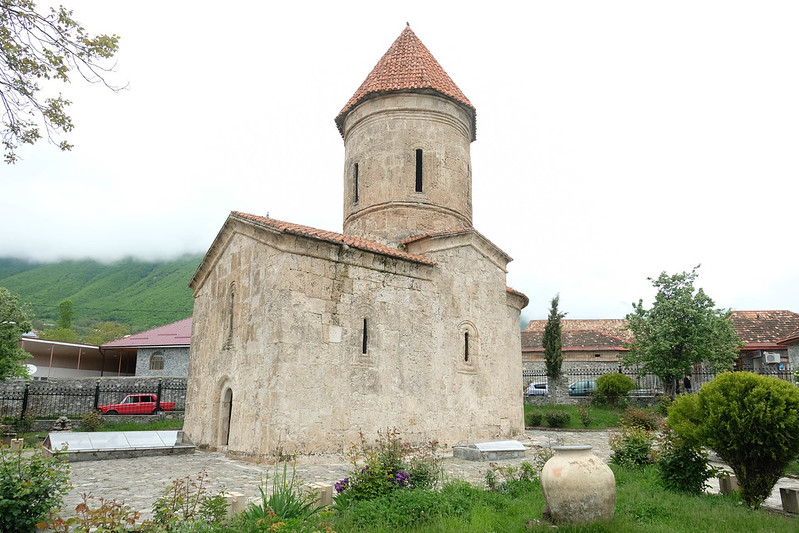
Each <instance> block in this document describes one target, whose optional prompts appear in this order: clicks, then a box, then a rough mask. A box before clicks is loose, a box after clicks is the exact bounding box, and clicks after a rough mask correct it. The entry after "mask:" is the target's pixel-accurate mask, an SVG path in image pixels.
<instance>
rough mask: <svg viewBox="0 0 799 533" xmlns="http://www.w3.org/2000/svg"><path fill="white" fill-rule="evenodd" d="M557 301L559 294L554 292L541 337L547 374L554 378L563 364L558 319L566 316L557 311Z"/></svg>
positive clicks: (558, 375)
mask: <svg viewBox="0 0 799 533" xmlns="http://www.w3.org/2000/svg"><path fill="white" fill-rule="evenodd" d="M559 301H560V295H559V294H556V295H555V297H554V298H552V307H550V309H549V316H548V317H547V324H546V326H544V337H543V339H542V344H543V345H544V363H545V364H546V367H547V376H549V377H551V378H555V379H557V378H558V377H560V369H561V367H562V366H563V351H562V350H561V348H562V344H561V339H560V332H561V326H560V320H561V319H562V318H563V317H564V316H566V313H561V312H559V311H558V302H559Z"/></svg>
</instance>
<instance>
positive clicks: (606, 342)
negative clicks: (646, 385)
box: [522, 321, 627, 352]
mask: <svg viewBox="0 0 799 533" xmlns="http://www.w3.org/2000/svg"><path fill="white" fill-rule="evenodd" d="M561 323H562V321H561ZM543 340H544V331H543V330H535V331H527V330H525V331H522V351H523V352H543V351H544V346H543ZM560 341H561V344H562V346H563V351H565V352H569V351H572V352H574V351H597V350H618V351H627V348H625V347H624V340H623V339H620V338H619V337H614V336H613V335H607V334H605V333H602V332H601V331H596V330H593V329H575V330H568V331H567V330H563V329H561V332H560Z"/></svg>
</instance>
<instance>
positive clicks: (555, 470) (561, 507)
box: [541, 446, 616, 524]
mask: <svg viewBox="0 0 799 533" xmlns="http://www.w3.org/2000/svg"><path fill="white" fill-rule="evenodd" d="M553 450H554V451H555V455H553V456H552V457H551V458H550V459H549V461H547V462H546V464H544V468H543V469H542V470H541V488H542V489H543V490H544V498H545V499H546V501H547V506H548V507H549V512H550V514H551V517H552V520H553V521H554V522H566V523H571V524H587V523H590V522H595V521H598V520H612V519H613V512H614V511H615V509H616V477H615V476H614V475H613V471H612V470H611V469H610V467H608V465H606V464H605V463H604V462H602V460H601V459H599V458H598V457H597V456H595V455H594V454H593V453H592V452H591V446H555V447H554V448H553Z"/></svg>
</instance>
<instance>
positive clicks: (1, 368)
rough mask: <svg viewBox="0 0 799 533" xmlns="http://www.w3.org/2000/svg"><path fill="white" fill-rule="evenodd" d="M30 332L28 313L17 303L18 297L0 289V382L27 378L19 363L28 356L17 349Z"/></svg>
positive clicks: (4, 289) (25, 371) (24, 369)
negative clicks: (25, 335)
mask: <svg viewBox="0 0 799 533" xmlns="http://www.w3.org/2000/svg"><path fill="white" fill-rule="evenodd" d="M30 330H31V314H30V311H28V309H27V308H26V307H25V306H24V305H21V304H20V303H19V296H17V295H16V294H13V293H12V292H10V291H9V290H8V289H6V288H5V287H0V380H3V379H7V378H10V377H25V376H27V369H26V368H25V367H24V366H22V365H21V364H20V363H21V362H22V361H24V360H25V359H27V358H28V357H30V354H28V353H27V352H26V351H25V350H23V349H22V348H20V347H19V340H20V338H21V337H22V335H23V333H27V332H28V331H30Z"/></svg>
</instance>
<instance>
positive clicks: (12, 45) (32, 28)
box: [0, 0, 120, 163]
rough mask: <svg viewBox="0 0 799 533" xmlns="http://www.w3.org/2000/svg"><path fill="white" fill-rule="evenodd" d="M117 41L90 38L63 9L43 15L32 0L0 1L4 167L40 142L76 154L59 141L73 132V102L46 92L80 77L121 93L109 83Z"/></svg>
mask: <svg viewBox="0 0 799 533" xmlns="http://www.w3.org/2000/svg"><path fill="white" fill-rule="evenodd" d="M118 41H119V37H118V36H116V35H97V36H92V35H90V34H89V33H87V32H86V30H85V29H84V28H83V27H82V26H81V25H80V23H78V22H77V21H76V20H75V19H74V18H72V11H71V10H68V9H66V8H65V7H63V6H60V7H59V8H58V9H55V8H51V9H50V13H49V14H45V15H43V14H40V13H39V12H38V11H37V10H36V5H35V4H34V2H33V1H32V0H0V104H2V108H0V113H2V126H0V136H2V143H3V146H4V152H5V154H4V155H5V162H6V163H15V162H16V161H17V160H18V155H17V149H18V148H19V146H20V145H21V144H34V143H35V142H36V141H38V140H39V139H41V138H42V136H46V137H47V139H48V140H49V141H50V142H53V143H54V144H56V145H57V146H58V147H59V148H60V149H61V150H70V149H71V148H72V145H71V144H69V142H67V141H66V140H63V139H61V140H58V141H57V140H56V137H60V136H61V135H62V134H64V133H67V132H69V131H71V130H72V128H73V124H72V119H71V118H70V116H69V115H68V114H67V107H68V106H69V105H70V101H69V100H67V99H65V98H64V97H63V96H62V95H61V93H60V92H58V93H57V95H53V94H50V95H47V92H45V89H46V90H47V91H49V90H52V86H53V84H52V83H51V82H52V81H61V82H68V81H70V76H72V77H73V78H74V77H75V76H74V74H75V72H77V73H78V74H79V75H80V76H81V77H82V78H83V79H84V80H86V81H88V82H90V83H100V84H102V85H105V86H106V87H108V88H110V89H112V90H114V91H117V90H119V89H120V87H114V86H112V85H110V84H109V83H107V81H106V76H107V74H108V73H109V72H111V71H112V70H113V68H114V64H113V63H111V62H110V60H111V59H112V58H113V56H114V54H116V52H117V49H118Z"/></svg>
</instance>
